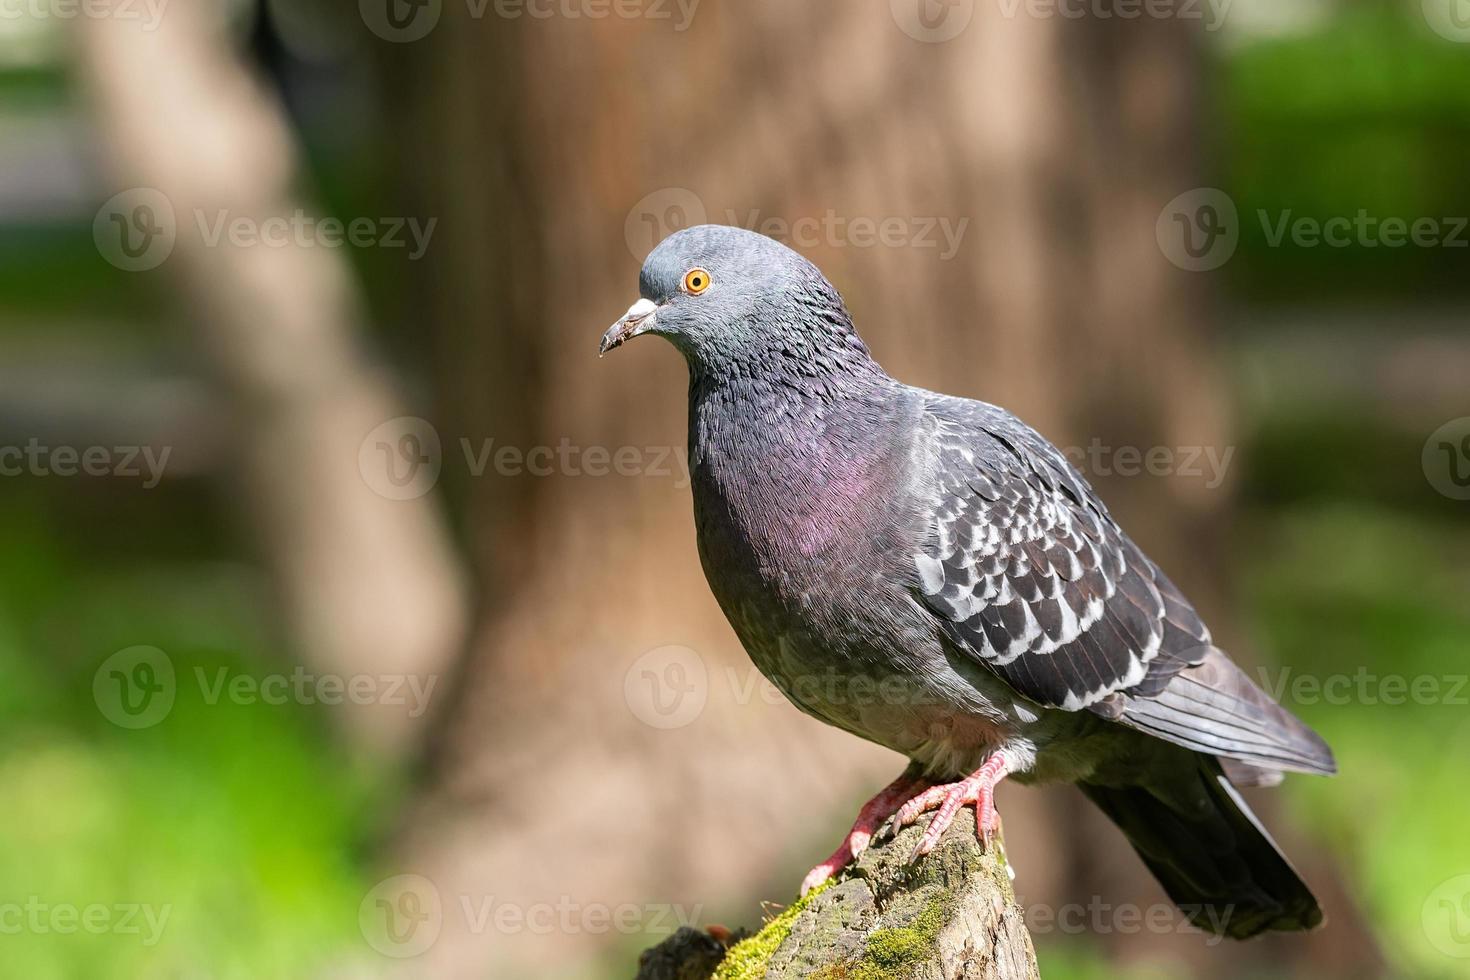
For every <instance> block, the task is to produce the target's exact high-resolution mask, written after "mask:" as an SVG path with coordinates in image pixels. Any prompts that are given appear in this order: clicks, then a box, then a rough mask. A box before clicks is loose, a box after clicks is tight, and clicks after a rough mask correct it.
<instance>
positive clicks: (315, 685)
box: [92, 646, 439, 729]
mask: <svg viewBox="0 0 1470 980" xmlns="http://www.w3.org/2000/svg"><path fill="white" fill-rule="evenodd" d="M190 676H192V678H193V680H194V682H195V684H196V685H197V686H198V688H199V693H200V697H201V699H202V700H203V702H204V703H205V704H208V705H217V704H219V703H221V702H222V701H223V702H228V703H230V704H239V705H257V704H264V705H271V706H280V705H285V704H299V705H316V704H322V705H327V706H329V707H334V706H337V705H341V704H354V705H389V706H393V707H403V708H407V709H408V716H409V717H410V718H419V717H421V716H422V715H423V714H424V712H426V711H427V710H428V708H429V699H430V698H431V697H433V694H434V687H435V685H436V684H437V683H438V681H439V678H438V675H436V674H428V675H420V674H351V675H342V674H331V673H323V674H318V673H315V672H312V671H309V670H307V669H306V668H305V667H301V666H297V667H295V668H293V669H292V670H291V671H290V672H288V673H270V674H265V675H261V676H256V675H254V674H247V673H242V672H239V671H235V670H232V669H231V668H229V667H217V668H214V669H213V670H206V669H205V668H204V667H195V668H194V669H193V671H192V673H191V675H190ZM178 686H179V685H178V675H177V673H176V672H175V670H174V664H173V660H172V659H171V658H170V657H169V656H168V654H166V653H164V652H163V651H162V650H160V649H158V648H157V647H150V646H136V647H128V648H127V649H126V650H119V651H118V652H117V653H114V654H113V655H112V656H110V657H108V658H107V659H106V660H104V661H103V662H102V664H101V666H99V667H98V668H97V670H96V672H95V673H93V675H92V699H93V701H95V702H96V704H97V710H98V711H100V712H102V716H103V717H104V718H106V719H107V720H108V721H110V722H112V723H113V724H115V725H118V726H119V727H122V728H132V729H139V728H151V727H153V726H154V725H157V724H158V723H159V722H161V721H163V720H164V719H165V718H167V717H168V715H169V713H170V712H171V711H172V710H173V706H174V701H175V699H176V698H177V696H178Z"/></svg>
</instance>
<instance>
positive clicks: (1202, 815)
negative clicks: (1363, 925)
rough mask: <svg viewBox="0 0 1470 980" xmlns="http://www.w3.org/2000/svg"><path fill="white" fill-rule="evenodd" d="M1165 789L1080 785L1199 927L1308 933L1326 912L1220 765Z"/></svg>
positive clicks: (1202, 758)
mask: <svg viewBox="0 0 1470 980" xmlns="http://www.w3.org/2000/svg"><path fill="white" fill-rule="evenodd" d="M1195 758H1196V760H1197V761H1198V765H1197V766H1195V767H1194V769H1193V771H1192V772H1188V773H1187V774H1185V775H1183V776H1182V777H1176V778H1175V779H1174V780H1173V781H1171V782H1168V783H1164V784H1161V785H1149V786H1121V787H1120V786H1102V785H1097V784H1089V783H1082V784H1079V785H1080V786H1081V788H1082V791H1083V792H1084V793H1086V794H1087V796H1088V798H1089V799H1091V800H1092V801H1093V802H1094V803H1096V804H1097V805H1098V807H1099V808H1101V809H1102V811H1103V813H1105V814H1107V815H1108V817H1109V818H1110V819H1111V820H1112V821H1113V822H1114V823H1116V824H1117V825H1118V827H1119V828H1120V829H1121V830H1122V831H1123V834H1124V835H1125V836H1126V837H1127V838H1128V842H1129V843H1131V844H1132V845H1133V848H1134V850H1136V851H1137V852H1138V855H1139V857H1141V858H1143V862H1144V863H1145V864H1146V865H1148V868H1149V870H1150V871H1152V872H1153V873H1154V877H1156V878H1158V880H1159V883H1160V884H1162V885H1163V886H1164V891H1166V892H1167V893H1168V894H1169V897H1170V898H1171V899H1173V901H1174V903H1175V904H1176V905H1178V906H1179V909H1180V911H1182V912H1183V913H1184V915H1185V917H1186V918H1188V919H1189V921H1190V922H1191V923H1192V924H1194V925H1195V926H1196V927H1197V928H1199V929H1203V930H1204V931H1206V932H1211V933H1214V934H1215V935H1220V936H1228V937H1230V938H1231V939H1248V938H1250V937H1251V936H1254V935H1257V934H1259V933H1262V932H1267V931H1270V930H1279V931H1284V932H1293V931H1303V930H1307V929H1311V928H1314V927H1315V926H1318V925H1320V924H1321V922H1322V910H1321V908H1319V907H1318V905H1317V899H1316V898H1315V897H1313V895H1312V893H1311V891H1310V890H1309V889H1308V888H1307V886H1306V884H1305V883H1304V882H1303V881H1302V880H1301V878H1300V877H1299V876H1298V875H1297V873H1296V871H1295V869H1293V868H1292V866H1291V865H1290V864H1289V863H1288V862H1287V860H1286V857H1285V856H1284V855H1283V854H1282V853H1281V850H1280V848H1278V847H1277V846H1276V842H1275V841H1273V840H1272V839H1271V837H1270V835H1269V834H1267V833H1266V831H1265V828H1263V827H1262V826H1261V824H1260V822H1259V821H1258V820H1257V819H1256V817H1255V815H1254V814H1253V813H1251V811H1250V808H1249V807H1247V806H1246V804H1245V801H1244V800H1242V799H1241V798H1240V795H1239V794H1238V793H1236V791H1235V788H1234V787H1233V786H1231V785H1230V781H1229V779H1228V778H1226V776H1225V775H1224V774H1223V772H1222V771H1221V768H1220V765H1219V762H1218V761H1217V760H1215V759H1214V758H1212V757H1210V756H1206V755H1196V756H1195Z"/></svg>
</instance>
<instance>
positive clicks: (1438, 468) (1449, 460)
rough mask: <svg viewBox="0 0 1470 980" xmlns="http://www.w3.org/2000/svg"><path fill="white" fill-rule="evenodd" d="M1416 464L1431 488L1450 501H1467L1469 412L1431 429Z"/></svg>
mask: <svg viewBox="0 0 1470 980" xmlns="http://www.w3.org/2000/svg"><path fill="white" fill-rule="evenodd" d="M1420 463H1422V464H1423V466H1424V477H1425V479H1427V480H1428V481H1429V485H1430V486H1431V487H1433V488H1434V489H1435V490H1438V491H1439V492H1440V493H1441V494H1443V495H1444V496H1446V497H1449V498H1450V499H1451V500H1470V415H1467V416H1463V417H1461V418H1457V419H1452V420H1450V421H1449V422H1446V423H1445V424H1444V425H1442V426H1440V427H1439V428H1438V429H1435V430H1434V434H1433V435H1431V436H1430V437H1429V441H1428V442H1426V443H1424V452H1423V455H1422V456H1421V457H1420Z"/></svg>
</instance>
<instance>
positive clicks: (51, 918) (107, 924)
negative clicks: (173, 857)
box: [0, 895, 174, 946]
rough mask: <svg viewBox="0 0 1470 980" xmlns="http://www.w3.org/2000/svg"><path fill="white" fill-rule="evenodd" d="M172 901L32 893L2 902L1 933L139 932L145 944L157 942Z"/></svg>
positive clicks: (135, 933)
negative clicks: (77, 901) (50, 897)
mask: <svg viewBox="0 0 1470 980" xmlns="http://www.w3.org/2000/svg"><path fill="white" fill-rule="evenodd" d="M173 910H174V907H173V906H172V905H153V904H150V903H147V902H142V903H139V902H118V903H116V904H113V905H106V904H104V903H102V902H92V903H90V904H88V905H74V904H72V903H71V902H48V901H46V900H44V899H43V898H41V896H39V895H31V896H29V897H27V898H26V900H25V901H24V902H0V935H4V936H18V935H21V934H23V933H29V934H30V935H35V936H47V935H58V936H72V935H76V934H77V933H79V932H84V933H87V934H89V935H92V936H106V935H112V936H137V937H139V939H140V941H141V942H142V944H143V945H144V946H157V945H158V941H159V940H160V939H162V938H163V930H164V929H165V928H166V927H167V926H168V920H169V916H171V915H172V914H173Z"/></svg>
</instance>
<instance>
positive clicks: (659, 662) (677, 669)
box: [623, 646, 709, 729]
mask: <svg viewBox="0 0 1470 980" xmlns="http://www.w3.org/2000/svg"><path fill="white" fill-rule="evenodd" d="M623 699H624V700H625V701H626V702H627V703H628V707H629V708H630V709H631V710H632V712H633V714H634V715H635V716H637V718H638V720H639V721H641V722H643V723H644V724H645V725H649V726H650V727H653V728H661V729H672V728H683V727H684V726H685V725H688V724H690V723H692V722H693V721H694V720H695V719H696V718H698V717H699V716H700V714H702V713H703V712H704V706H705V704H706V703H707V702H708V701H709V669H708V668H707V667H706V666H705V663H704V658H702V657H701V656H700V655H699V654H697V653H695V652H694V651H693V650H691V649H689V648H688V647H683V646H664V647H658V648H656V649H653V650H649V651H648V652H647V653H645V654H643V656H641V657H639V658H638V659H637V660H635V661H634V662H633V665H632V666H631V667H629V668H628V672H627V674H625V675H624V677H623Z"/></svg>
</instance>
